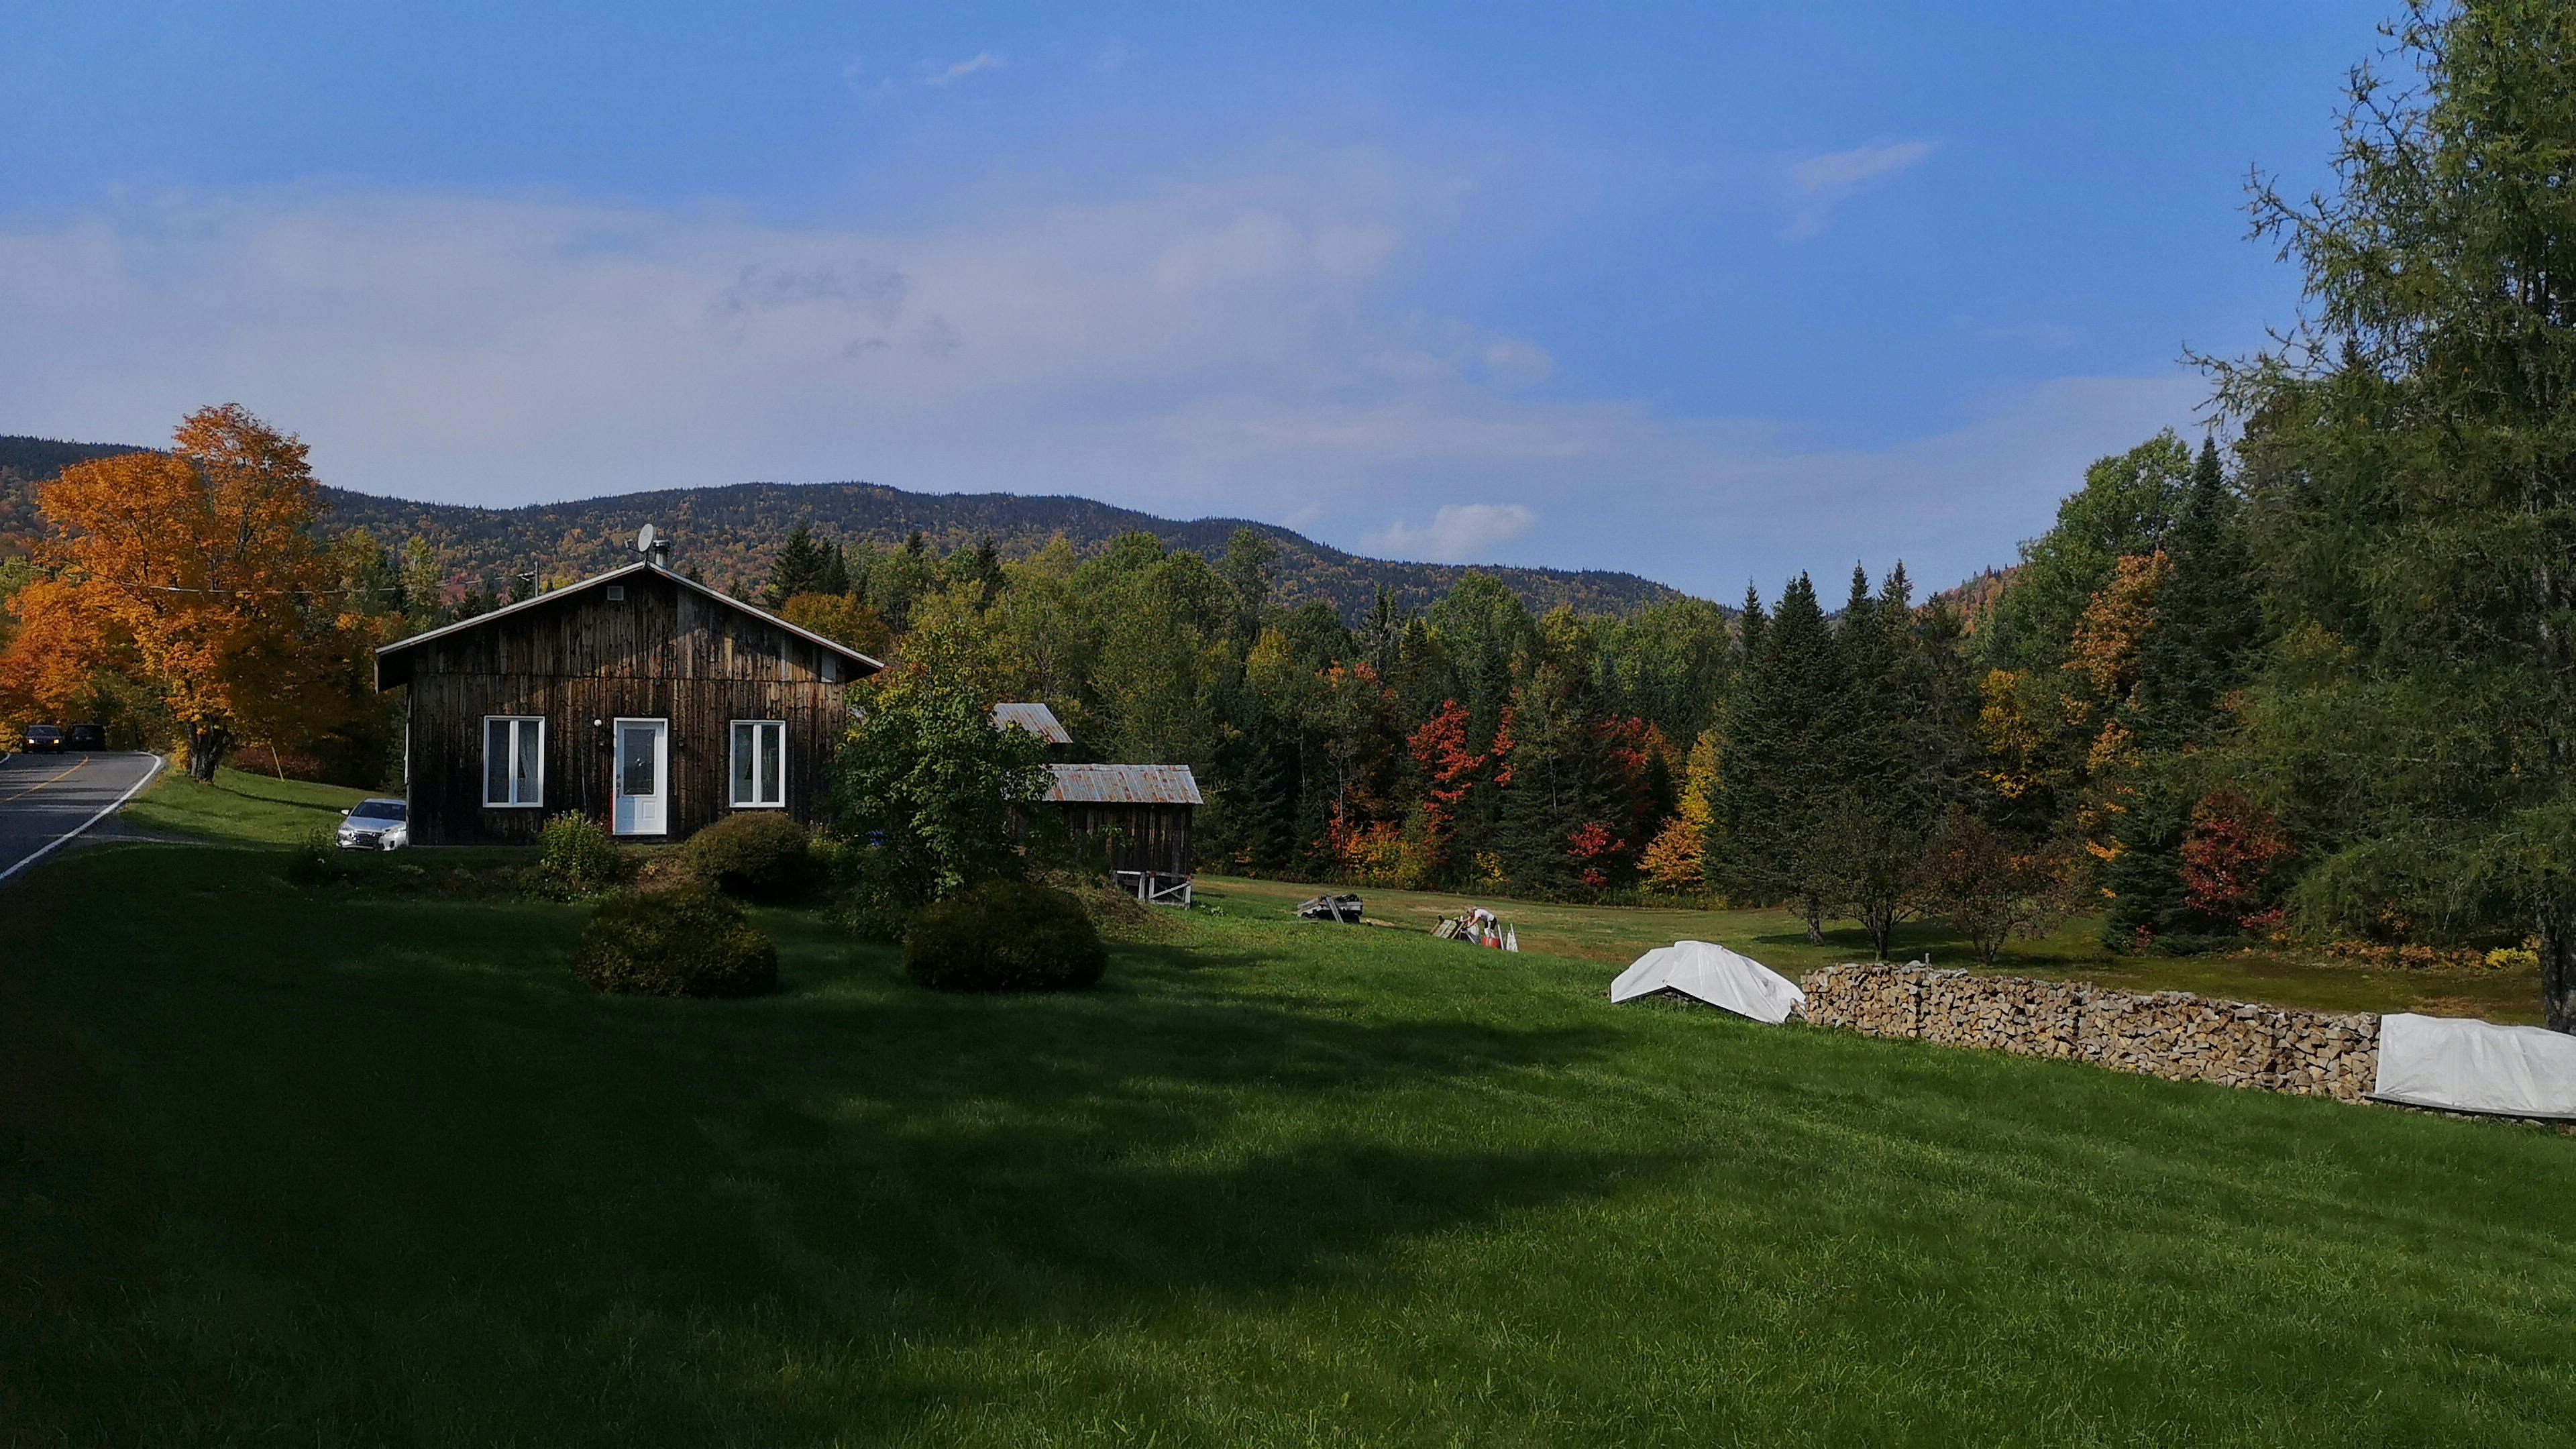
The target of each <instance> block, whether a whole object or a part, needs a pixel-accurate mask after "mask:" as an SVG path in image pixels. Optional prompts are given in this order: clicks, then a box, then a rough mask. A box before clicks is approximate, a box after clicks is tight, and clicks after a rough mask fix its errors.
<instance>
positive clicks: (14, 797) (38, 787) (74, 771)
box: [0, 759, 89, 805]
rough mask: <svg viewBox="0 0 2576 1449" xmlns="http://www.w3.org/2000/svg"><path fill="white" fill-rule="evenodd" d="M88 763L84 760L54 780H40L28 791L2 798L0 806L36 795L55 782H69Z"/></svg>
mask: <svg viewBox="0 0 2576 1449" xmlns="http://www.w3.org/2000/svg"><path fill="white" fill-rule="evenodd" d="M88 763H89V761H88V760H86V759H84V760H82V761H81V762H80V765H74V766H72V767H71V768H70V769H68V770H65V771H63V772H62V773H61V774H59V775H56V776H54V777H53V779H52V780H38V781H37V782H36V783H34V784H32V785H30V786H28V787H27V788H26V789H24V790H21V791H19V792H18V793H17V794H15V795H11V796H8V797H6V798H0V805H6V804H8V803H9V801H11V800H17V799H22V798H24V797H26V796H29V795H33V794H35V793H36V792H37V791H39V790H41V789H43V788H45V787H46V786H47V785H50V784H52V783H54V780H68V779H70V778H71V777H72V776H73V775H75V774H77V773H79V771H80V768H81V765H86V764H88Z"/></svg>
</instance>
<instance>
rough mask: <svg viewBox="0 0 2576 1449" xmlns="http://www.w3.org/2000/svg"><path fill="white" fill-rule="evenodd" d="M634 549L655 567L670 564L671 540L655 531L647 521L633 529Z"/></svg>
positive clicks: (664, 566)
mask: <svg viewBox="0 0 2576 1449" xmlns="http://www.w3.org/2000/svg"><path fill="white" fill-rule="evenodd" d="M635 551H636V552H637V553H640V554H642V555H644V558H645V560H646V562H648V563H650V564H652V565H653V566H654V567H655V568H662V569H667V568H669V567H670V566H671V541H670V540H669V539H667V538H664V537H662V536H661V535H660V534H657V533H655V532H654V531H653V525H651V524H649V523H648V524H646V525H644V526H643V527H642V528H640V529H637V530H636V531H635Z"/></svg>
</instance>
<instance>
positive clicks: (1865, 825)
mask: <svg viewBox="0 0 2576 1449" xmlns="http://www.w3.org/2000/svg"><path fill="white" fill-rule="evenodd" d="M1868 589H1869V576H1868V575H1867V574H1866V573H1863V572H1862V571H1861V570H1859V569H1857V568H1855V569H1854V570H1853V571H1852V595H1851V602H1850V603H1849V605H1847V606H1846V608H1845V610H1844V613H1843V622H1842V627H1841V629H1840V630H1839V631H1837V633H1836V634H1835V637H1834V644H1835V649H1836V652H1837V654H1838V655H1839V656H1840V659H1841V664H1842V671H1841V672H1842V681H1841V683H1842V696H1841V699H1840V700H1839V701H1838V713H1839V716H1840V727H1839V728H1838V729H1837V730H1836V731H1835V734H1834V739H1833V743H1832V748H1833V750H1834V751H1835V753H1836V755H1837V759H1836V761H1835V765H1836V769H1835V776H1834V779H1833V782H1832V787H1831V791H1830V795H1829V797H1828V801H1827V803H1826V805H1825V806H1824V808H1823V809H1821V810H1819V811H1818V812H1817V814H1816V817H1815V819H1816V824H1815V825H1814V826H1813V827H1811V828H1812V829H1814V830H1815V831H1816V832H1817V837H1818V838H1817V839H1816V840H1815V842H1814V843H1813V844H1812V845H1811V846H1810V847H1809V850H1810V853H1811V854H1812V855H1813V856H1814V857H1815V858H1816V859H1817V860H1818V861H1819V862H1821V863H1822V864H1823V866H1824V867H1825V870H1826V873H1827V878H1828V879H1829V881H1830V882H1831V885H1830V890H1831V893H1832V896H1833V899H1834V900H1835V902H1836V903H1837V908H1838V909H1839V910H1841V911H1843V912H1847V913H1848V914H1850V915H1852V916H1854V917H1856V918H1857V919H1858V920H1859V921H1860V923H1861V926H1862V929H1864V930H1866V931H1867V932H1868V933H1869V939H1870V948H1871V950H1872V952H1873V953H1874V954H1875V955H1876V956H1877V958H1878V959H1880V960H1882V961H1883V960H1886V959H1887V952H1888V947H1889V945H1890V944H1891V940H1892V937H1893V936H1894V933H1895V930H1896V926H1897V924H1898V923H1899V922H1900V921H1902V920H1904V919H1906V918H1907V917H1908V916H1911V915H1912V914H1914V912H1915V911H1916V909H1917V908H1918V907H1919V905H1920V904H1921V900H1922V894H1921V889H1920V887H1921V885H1922V883H1923V876H1922V863H1923V860H1924V857H1925V853H1926V852H1927V850H1928V849H1929V848H1930V845H1931V842H1932V839H1933V837H1934V836H1936V835H1938V834H1939V833H1940V831H1941V828H1942V825H1943V823H1944V821H1945V820H1946V818H1947V816H1948V814H1949V811H1950V809H1951V807H1952V806H1953V805H1954V804H1955V803H1956V802H1957V801H1958V799H1959V796H1960V793H1961V786H1962V784H1963V782H1964V779H1965V776H1966V757H1967V752H1968V743H1969V738H1970V733H1971V725H1970V720H1969V714H1968V710H1967V708H1966V701H1967V698H1968V690H1967V687H1966V682H1965V679H1964V677H1963V675H1962V666H1961V665H1960V663H1959V661H1958V658H1957V649H1956V644H1957V639H1958V630H1957V620H1956V616H1955V615H1954V614H1952V613H1951V612H1950V611H1949V610H1948V609H1946V608H1933V609H1929V610H1924V611H1921V612H1920V613H1918V612H1917V610H1916V609H1915V608H1914V600H1913V586H1912V584H1911V582H1910V581H1909V580H1908V579H1907V578H1906V576H1905V566H1904V565H1903V564H1899V565H1897V566H1896V567H1895V568H1894V569H1892V570H1890V571H1889V573H1888V575H1887V578H1886V580H1885V581H1884V582H1883V583H1882V584H1881V585H1880V588H1879V592H1878V593H1877V595H1876V596H1874V597H1873V596H1872V595H1871V594H1870V593H1869V592H1868Z"/></svg>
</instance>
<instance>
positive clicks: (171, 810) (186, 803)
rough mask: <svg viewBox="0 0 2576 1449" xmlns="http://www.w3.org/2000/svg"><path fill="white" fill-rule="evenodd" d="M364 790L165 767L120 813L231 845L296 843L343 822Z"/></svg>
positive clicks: (155, 827) (132, 822)
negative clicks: (197, 774) (204, 776)
mask: <svg viewBox="0 0 2576 1449" xmlns="http://www.w3.org/2000/svg"><path fill="white" fill-rule="evenodd" d="M368 793H369V792H367V791H365V790H346V789H342V788H341V787H339V786H337V785H314V784H308V783H306V782H305V781H302V780H280V779H277V778H275V777H273V776H269V775H252V774H246V773H244V772H242V771H240V770H232V769H221V770H217V771H215V778H214V780H213V781H212V782H211V783H209V782H206V781H200V780H197V779H194V778H191V777H190V776H189V775H188V774H187V772H185V771H183V770H164V771H163V772H162V773H161V778H160V779H158V780H156V781H154V782H153V785H152V788H151V789H149V790H146V791H144V792H143V794H142V796H141V797H140V798H138V799H137V800H136V801H135V802H134V803H133V804H131V805H128V806H127V807H125V810H124V812H123V813H122V814H120V815H119V816H118V817H117V819H118V820H119V821H120V822H122V823H123V824H125V825H126V826H128V827H130V828H132V829H135V830H140V831H144V832H146V833H148V834H153V835H184V836H189V837H192V838H195V839H199V840H210V841H218V842H221V843H224V844H227V845H292V844H294V843H295V842H297V841H300V840H302V839H303V838H304V837H305V836H306V835H307V834H308V833H310V832H311V831H314V830H316V829H327V828H330V827H333V826H336V825H338V824H339V823H340V812H341V811H342V810H345V809H347V808H348V807H349V806H351V805H355V804H357V803H358V802H359V801H361V800H364V799H366V798H367V796H368Z"/></svg>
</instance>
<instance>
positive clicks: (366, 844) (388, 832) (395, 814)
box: [340, 800, 411, 850]
mask: <svg viewBox="0 0 2576 1449" xmlns="http://www.w3.org/2000/svg"><path fill="white" fill-rule="evenodd" d="M340 813H341V814H342V815H343V816H346V817H347V818H346V819H344V820H342V821H341V822H340V848H341V849H342V850H400V849H402V848H403V847H404V846H406V845H409V844H411V807H410V806H408V805H405V804H404V803H403V802H402V801H400V800H361V801H359V802H358V803H357V804H356V805H355V806H354V807H352V808H350V809H347V810H343V811H341V812H340Z"/></svg>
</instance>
